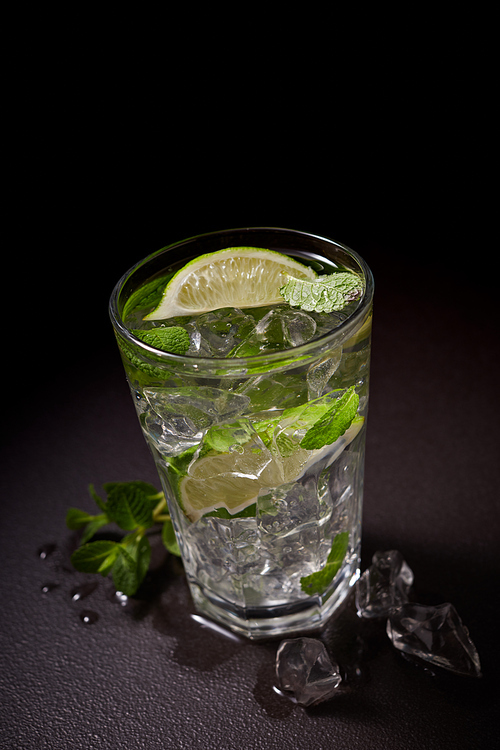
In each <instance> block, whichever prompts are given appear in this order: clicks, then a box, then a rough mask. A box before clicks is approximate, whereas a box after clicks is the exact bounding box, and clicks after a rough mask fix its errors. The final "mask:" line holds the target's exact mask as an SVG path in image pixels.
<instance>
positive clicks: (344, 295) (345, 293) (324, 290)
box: [280, 271, 363, 313]
mask: <svg viewBox="0 0 500 750" xmlns="http://www.w3.org/2000/svg"><path fill="white" fill-rule="evenodd" d="M287 279H288V280H287V282H286V284H284V286H282V287H281V288H280V294H281V296H282V297H283V298H284V300H285V301H286V302H288V304H289V305H291V306H292V307H300V309H301V310H306V311H308V312H311V311H312V310H314V311H315V312H319V313H329V312H333V311H334V310H336V311H338V310H343V309H344V307H346V305H348V304H349V302H352V300H355V299H359V297H361V295H362V293H363V283H362V281H361V279H360V278H359V276H356V274H354V273H349V272H344V271H339V272H337V273H333V274H330V275H329V276H318V277H317V278H316V279H313V280H310V279H295V278H293V277H292V276H288V277H287Z"/></svg>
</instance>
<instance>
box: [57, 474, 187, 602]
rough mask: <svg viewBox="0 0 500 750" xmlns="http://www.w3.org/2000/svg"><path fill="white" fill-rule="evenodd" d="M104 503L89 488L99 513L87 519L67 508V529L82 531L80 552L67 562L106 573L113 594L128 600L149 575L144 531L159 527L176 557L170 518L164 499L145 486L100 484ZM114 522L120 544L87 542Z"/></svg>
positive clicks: (83, 512) (140, 483) (82, 513)
mask: <svg viewBox="0 0 500 750" xmlns="http://www.w3.org/2000/svg"><path fill="white" fill-rule="evenodd" d="M103 487H104V490H105V492H106V495H107V498H106V500H102V498H100V497H99V495H98V494H97V493H96V491H95V489H94V487H93V486H92V485H90V487H89V491H90V495H91V496H92V498H93V499H94V501H95V503H96V505H97V507H98V508H99V510H100V511H101V513H98V514H96V515H91V514H90V513H87V512H85V511H83V510H79V509H78V508H69V510H68V512H67V515H66V525H67V526H68V528H69V529H73V530H77V529H82V530H83V533H82V537H81V541H80V547H79V548H78V549H77V550H75V552H73V554H72V556H71V562H72V564H73V566H74V567H75V568H76V569H77V570H79V571H81V572H83V573H96V574H100V575H102V576H107V575H109V574H111V575H112V577H113V583H114V585H115V587H116V590H117V591H121V592H122V593H124V594H126V595H127V596H132V595H133V594H135V593H136V591H137V589H138V588H139V586H140V585H141V583H142V581H143V580H144V577H145V575H146V573H147V571H148V567H149V562H150V559H151V546H150V543H149V539H148V537H147V535H146V532H147V531H148V530H149V529H150V528H152V527H153V526H155V525H157V524H162V531H161V537H162V541H163V543H164V545H165V547H166V549H167V550H168V551H169V552H170V553H172V554H174V555H180V550H179V547H178V546H177V542H176V539H175V532H174V528H173V525H172V519H171V518H170V515H169V514H168V513H166V512H165V509H166V505H167V503H166V500H165V496H164V494H163V492H158V490H156V488H155V487H153V485H151V484H148V483H147V482H141V481H134V482H108V483H107V484H104V485H103ZM110 523H114V524H116V525H117V526H118V527H119V528H120V529H122V531H127V532H129V533H128V534H125V535H124V536H123V538H122V539H121V541H120V542H116V541H111V540H107V539H99V540H96V541H89V540H90V539H92V537H93V536H94V535H95V534H96V533H97V531H98V530H99V529H101V528H102V527H103V526H105V525H107V524H110Z"/></svg>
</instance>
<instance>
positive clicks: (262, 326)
mask: <svg viewBox="0 0 500 750" xmlns="http://www.w3.org/2000/svg"><path fill="white" fill-rule="evenodd" d="M315 333H316V321H315V320H314V319H313V318H311V316H310V315H308V314H307V313H305V312H302V311H301V310H290V309H289V308H286V307H284V306H278V307H274V308H272V309H271V310H269V311H268V312H267V313H266V314H265V315H264V316H263V317H262V318H261V319H260V320H259V322H258V323H257V325H256V326H255V329H254V330H249V331H248V332H247V335H246V336H245V337H244V339H243V340H242V342H241V344H240V345H239V346H238V347H237V349H236V350H235V352H233V354H234V356H237V357H245V356H252V355H254V354H258V353H259V352H274V351H276V352H277V351H283V350H284V349H291V348H293V347H296V346H300V345H301V344H305V343H306V342H307V341H310V340H311V339H312V338H313V336H314V334H315Z"/></svg>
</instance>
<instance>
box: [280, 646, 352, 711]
mask: <svg viewBox="0 0 500 750" xmlns="http://www.w3.org/2000/svg"><path fill="white" fill-rule="evenodd" d="M276 680H277V687H278V689H279V690H282V691H283V692H285V693H289V694H291V696H293V698H294V699H295V700H296V701H297V703H300V704H301V705H302V706H312V705H314V704H316V703H321V702H322V701H325V700H327V699H328V698H331V696H332V695H334V693H335V691H336V689H337V688H338V686H339V685H340V683H341V681H342V678H341V676H340V672H339V667H338V664H336V663H335V662H332V661H331V659H330V657H329V656H328V653H327V651H326V648H325V645H324V644H323V643H322V641H319V640H317V639H316V638H293V639H290V640H285V641H282V643H281V644H280V646H279V648H278V652H277V654H276Z"/></svg>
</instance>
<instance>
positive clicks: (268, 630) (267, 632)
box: [189, 556, 360, 640]
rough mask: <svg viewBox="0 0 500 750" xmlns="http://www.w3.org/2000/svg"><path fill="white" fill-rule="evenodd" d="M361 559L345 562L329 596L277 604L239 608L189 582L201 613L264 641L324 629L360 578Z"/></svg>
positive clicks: (253, 638) (242, 633)
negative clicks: (273, 605)
mask: <svg viewBox="0 0 500 750" xmlns="http://www.w3.org/2000/svg"><path fill="white" fill-rule="evenodd" d="M359 562H360V561H359V556H356V557H355V558H354V559H351V560H350V561H349V563H348V564H346V565H344V567H343V568H342V569H341V570H340V571H339V573H338V574H337V576H336V578H335V581H334V582H333V584H332V587H331V589H330V590H329V592H328V594H327V598H325V597H323V600H322V598H321V597H319V596H318V597H309V598H308V599H302V600H299V601H296V602H294V603H289V604H283V605H278V606H275V607H238V606H235V605H234V604H232V603H230V602H227V601H224V600H223V599H220V598H218V597H215V596H214V595H213V594H207V592H205V591H203V589H202V588H201V586H200V585H199V584H198V583H196V582H195V581H189V585H190V589H191V596H192V597H193V601H194V604H195V607H196V609H197V610H198V612H199V613H200V614H204V615H206V616H207V617H209V618H210V619H212V620H215V621H216V622H218V623H220V624H221V625H224V626H226V627H228V628H230V629H231V630H232V631H234V632H235V633H239V634H240V635H244V636H246V637H247V638H250V639H251V640H263V639H267V638H274V637H283V636H288V635H294V634H298V633H306V632H311V631H317V630H321V629H322V628H323V627H324V626H325V625H326V623H327V622H328V620H329V619H330V618H331V617H332V615H333V614H334V613H335V611H336V610H337V609H338V608H339V607H340V605H341V604H342V602H343V601H344V599H345V598H346V597H347V595H348V594H349V592H350V590H351V588H352V586H354V584H355V583H356V581H357V580H358V578H359V574H360V570H359Z"/></svg>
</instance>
